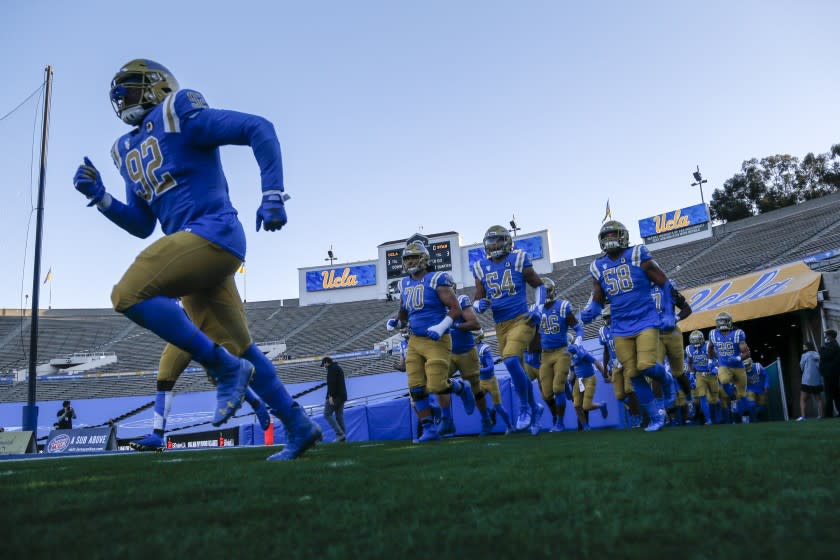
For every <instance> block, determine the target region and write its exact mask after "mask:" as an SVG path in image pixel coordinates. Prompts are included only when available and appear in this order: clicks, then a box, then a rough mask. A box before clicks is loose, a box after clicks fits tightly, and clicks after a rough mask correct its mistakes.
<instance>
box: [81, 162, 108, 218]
mask: <svg viewBox="0 0 840 560" xmlns="http://www.w3.org/2000/svg"><path fill="white" fill-rule="evenodd" d="M73 186H74V187H76V190H77V191H79V192H80V193H82V194H83V195H85V196H86V197H87V199H88V201H89V202H88V206H93V205H94V204H96V203H97V202H99V201H100V200H102V198H103V197H104V196H105V185H104V184H103V183H102V176H101V175H99V170H98V169H96V166H94V165H93V163H91V161H90V160H89V159H88V158H87V156H85V162H84V163H83V164H82V165H80V166H79V168H78V169H77V170H76V174H75V175H74V176H73Z"/></svg>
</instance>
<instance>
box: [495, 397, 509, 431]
mask: <svg viewBox="0 0 840 560" xmlns="http://www.w3.org/2000/svg"><path fill="white" fill-rule="evenodd" d="M493 408H494V409H495V410H496V414H498V415H499V416H501V417H502V420H504V422H505V426H507V428H508V429H510V428H511V427H512V426H511V423H510V416H509V415H508V413H507V411H506V410H505V407H503V406H502V405H501V403H499V404H497V405H495V406H494V407H493Z"/></svg>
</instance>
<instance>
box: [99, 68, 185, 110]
mask: <svg viewBox="0 0 840 560" xmlns="http://www.w3.org/2000/svg"><path fill="white" fill-rule="evenodd" d="M178 87H179V86H178V81H177V80H176V79H175V77H174V76H173V75H172V73H171V72H170V71H169V70H168V69H166V67H164V66H162V65H160V64H158V63H156V62H153V61H151V60H145V59H136V60H132V61H130V62H128V63H127V64H126V65H125V66H123V67H122V68H120V71H119V72H117V74H116V76H114V79H113V80H112V81H111V104H112V105H113V107H114V111H115V112H116V113H117V115H118V116H119V117H120V119H121V120H122V121H123V122H125V123H126V124H130V125H132V126H135V125H138V124H140V122H142V120H143V117H145V116H146V113H148V112H149V111H150V110H151V109H152V108H153V107H154V106H155V105H157V104H159V103H160V102H162V101H163V100H164V99H165V98H166V96H167V95H169V94H170V93H172V92H173V91H176V90H177V89H178Z"/></svg>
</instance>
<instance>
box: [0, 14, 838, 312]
mask: <svg viewBox="0 0 840 560" xmlns="http://www.w3.org/2000/svg"><path fill="white" fill-rule="evenodd" d="M838 21H840V3H838V2H833V1H831V0H824V1H802V2H794V1H786V2H779V1H762V2H758V1H744V2H729V1H723V2H673V1H665V0H662V1H655V2H654V1H641V2H624V1H611V2H588V3H583V2H560V1H542V2H537V1H527V0H523V1H521V2H500V1H487V0H483V1H461V2H450V1H427V2H394V1H376V2H374V1H366V0H359V1H355V2H344V1H319V2H300V3H295V4H293V3H291V2H213V1H209V2H203V3H200V4H196V3H185V2H170V3H167V4H165V5H164V4H149V3H146V4H143V3H140V4H131V3H128V4H126V3H123V4H115V3H113V2H73V3H68V2H57V1H52V2H45V1H32V2H15V3H7V4H6V5H5V6H4V7H3V10H2V18H1V19H0V51H2V52H3V53H4V56H3V57H2V60H0V69H2V75H3V85H4V87H3V88H2V90H0V115H2V114H5V113H6V112H7V111H9V110H11V109H12V108H13V107H14V106H15V105H17V104H18V103H19V102H20V101H21V100H22V99H24V98H25V97H26V96H27V95H28V94H29V93H30V92H31V91H33V90H34V89H35V88H36V87H37V86H38V84H39V82H40V81H41V80H42V77H43V67H44V66H45V65H47V64H51V65H53V66H54V68H55V82H54V93H53V111H52V123H51V131H50V145H49V168H48V176H47V203H46V225H45V231H44V234H45V238H44V251H43V261H42V262H43V265H42V266H43V268H42V271H43V272H42V277H43V274H45V273H46V271H47V269H49V268H52V271H53V277H54V279H53V283H52V286H51V287H52V305H53V307H56V308H75V307H108V306H109V305H110V301H109V294H110V291H111V286H112V285H113V284H114V283H115V282H116V281H117V280H118V279H119V277H120V276H121V275H122V273H123V271H124V270H125V269H126V267H127V266H128V265H129V264H130V263H131V261H132V260H133V259H134V257H135V255H136V254H137V253H138V252H139V251H140V250H141V249H142V248H143V247H145V246H146V245H147V244H148V243H149V241H148V240H139V239H135V238H132V237H131V236H129V235H128V234H127V233H125V232H123V231H122V230H120V229H118V228H116V227H115V226H113V225H112V224H111V223H110V222H108V221H107V220H106V219H104V218H103V217H102V216H100V215H99V214H98V213H97V212H96V211H95V210H94V209H91V208H86V207H85V201H84V200H83V199H82V197H81V196H80V195H79V194H78V193H76V191H75V190H74V189H73V186H72V183H71V178H72V176H73V173H74V171H75V169H76V166H77V165H78V164H79V163H80V162H81V159H82V156H84V155H88V156H90V157H91V159H92V160H93V161H94V163H96V164H97V165H98V167H99V168H100V170H101V171H102V174H103V176H104V179H105V184H106V186H107V187H108V189H109V190H110V191H111V192H112V193H114V194H116V195H117V196H118V197H119V198H124V194H123V188H124V187H123V185H122V181H121V179H120V177H119V175H118V173H117V171H116V170H115V168H114V166H113V165H112V164H111V161H110V157H109V149H110V146H111V144H112V143H113V142H114V140H115V139H116V138H117V137H118V136H119V135H120V134H122V133H123V132H125V130H126V126H125V125H124V124H123V123H122V122H121V121H120V120H119V119H118V118H117V117H116V116H115V115H114V113H113V111H112V109H111V106H110V103H109V100H108V87H109V82H110V80H111V78H112V76H113V74H114V73H115V71H116V70H117V69H118V68H119V67H120V66H121V65H122V64H123V63H124V62H126V61H128V60H130V59H132V58H138V57H143V58H151V59H153V60H156V61H158V62H161V63H163V64H164V65H166V66H168V67H169V68H170V69H171V70H172V71H173V72H174V73H175V75H176V76H177V77H178V80H179V81H180V83H181V85H182V86H184V87H190V88H193V89H197V90H199V91H201V92H202V93H204V94H205V97H206V98H207V100H208V102H209V103H210V104H211V105H212V106H215V107H219V108H227V109H235V110H239V111H245V112H251V113H256V114H260V115H263V116H265V117H267V118H268V119H270V120H271V121H272V122H274V124H275V127H276V129H277V132H278V135H279V137H280V142H281V145H282V147H283V154H284V167H285V178H286V189H287V191H288V192H289V193H290V194H291V195H292V197H293V198H292V200H291V201H290V202H289V203H288V213H289V219H290V222H289V225H288V226H287V227H286V228H284V229H283V230H282V231H281V232H279V233H268V232H260V233H259V234H257V233H256V232H254V213H255V211H256V208H257V206H258V205H259V201H260V184H259V173H258V168H257V165H256V163H255V161H254V159H253V156H252V154H251V152H250V150H248V149H247V148H241V147H228V148H223V150H222V159H223V162H224V165H225V169H226V172H227V176H228V180H229V183H230V186H231V195H232V199H233V202H234V205H235V206H236V207H237V208H238V209H239V212H240V218H241V220H242V221H243V223H244V225H245V227H246V231H247V232H248V262H247V299H248V300H249V301H257V300H267V299H280V298H290V297H297V295H298V294H297V292H298V282H297V268H298V267H306V266H317V265H321V264H323V262H324V261H323V258H324V257H325V256H326V255H325V253H326V251H327V249H328V248H329V247H330V245H332V246H333V249H334V251H335V253H336V255H337V256H338V257H340V259H341V260H342V261H356V260H365V259H372V258H375V257H376V255H377V253H376V246H377V245H378V244H379V243H382V242H384V241H388V240H393V239H398V238H403V237H407V236H409V235H410V234H411V233H413V232H415V231H416V230H417V229H418V228H419V227H421V226H422V228H423V231H424V232H426V233H434V232H439V231H449V230H455V231H458V232H460V233H461V235H462V238H463V241H464V242H465V243H471V242H477V241H480V239H481V237H482V236H483V233H484V231H485V230H486V228H487V227H488V226H490V225H492V224H495V223H501V224H506V223H507V222H508V220H510V218H511V215H513V214H515V215H516V221H517V222H518V224H519V225H520V226H521V227H522V228H523V229H524V231H525V232H527V231H534V230H538V229H543V228H548V229H549V230H550V232H551V242H552V256H553V259H554V260H561V259H566V258H571V257H573V256H581V255H586V254H591V253H594V252H596V251H597V241H596V234H597V230H598V227H599V226H600V223H601V218H602V217H603V214H604V205H605V203H606V200H607V198H609V199H610V201H611V207H612V213H613V217H614V218H616V219H619V220H622V221H623V222H624V223H625V224H626V225H627V226H628V228H629V229H630V231H631V235H632V237H633V239H634V240H635V239H638V227H637V220H639V219H640V218H645V217H648V216H652V215H654V214H657V213H659V212H663V211H666V210H672V209H675V208H680V207H685V206H689V205H692V204H696V203H698V202H699V201H700V195H699V192H698V191H697V189H696V188H692V187H690V186H689V183H690V182H691V172H692V171H693V170H694V168H695V165H697V164H699V165H700V166H701V169H702V171H703V173H704V175H705V176H706V177H707V178H708V179H709V183H708V185H707V188H706V190H705V194H706V200H707V201H708V200H709V198H710V196H711V191H712V188H714V187H718V186H720V185H721V183H722V182H723V181H725V180H726V179H727V178H729V177H731V176H732V175H733V174H734V173H735V172H737V171H738V169H739V167H740V164H741V162H742V161H743V160H744V159H747V158H750V157H762V156H765V155H770V154H775V153H790V154H792V155H796V156H799V157H802V156H803V155H805V154H806V153H807V152H809V151H813V152H824V151H827V150H828V148H829V146H830V145H831V144H834V143H837V142H840V133H838V121H840V104H838V103H837V96H838V91H840V75H839V74H838V73H837V72H836V62H837V61H836V56H837V53H838V52H840V48H839V47H840V39H838V37H840V34H838V33H837V22H838ZM39 110H40V107H39V106H38V105H37V104H36V103H35V100H32V101H30V102H29V103H27V104H26V105H24V107H23V108H22V109H21V110H20V111H18V112H17V113H15V114H14V115H13V116H11V117H9V118H8V119H6V120H4V121H2V122H0V169H2V177H3V179H2V189H3V190H2V192H3V217H2V219H0V239H2V242H1V243H0V263H2V267H3V268H2V275H0V308H18V307H20V306H21V305H22V303H23V301H24V294H30V293H31V289H32V280H31V267H32V254H33V251H32V249H33V244H34V214H33V212H32V208H33V206H34V203H33V202H32V201H34V198H35V194H34V193H35V190H36V187H37V160H36V162H35V164H36V165H35V166H34V167H33V168H32V170H33V171H34V176H33V177H32V179H30V171H31V170H30V165H29V164H30V158H31V157H32V150H31V148H32V141H33V124H34V119H35V117H36V114H37V113H38V111H39ZM35 139H36V141H37V131H36V134H35ZM31 216H32V219H31V224H32V225H31V228H30V229H29V236H28V237H27V227H28V226H29V224H30V217H31ZM156 235H159V232H158V233H157V234H156ZM27 239H28V243H27ZM238 283H239V286H240V291H244V290H243V288H244V286H243V282H242V278H241V276H238ZM48 301H49V286H44V289H43V291H42V295H41V304H42V307H46V306H47V304H48Z"/></svg>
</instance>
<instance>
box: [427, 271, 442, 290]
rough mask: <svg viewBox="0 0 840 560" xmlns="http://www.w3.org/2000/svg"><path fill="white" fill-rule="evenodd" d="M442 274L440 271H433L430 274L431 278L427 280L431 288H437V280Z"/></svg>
mask: <svg viewBox="0 0 840 560" xmlns="http://www.w3.org/2000/svg"><path fill="white" fill-rule="evenodd" d="M441 274H443V273H442V272H435V273H434V274H432V279H431V280H429V287H430V288H432V289H433V290H436V289H437V285H438V282H439V281H440V275H441Z"/></svg>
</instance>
